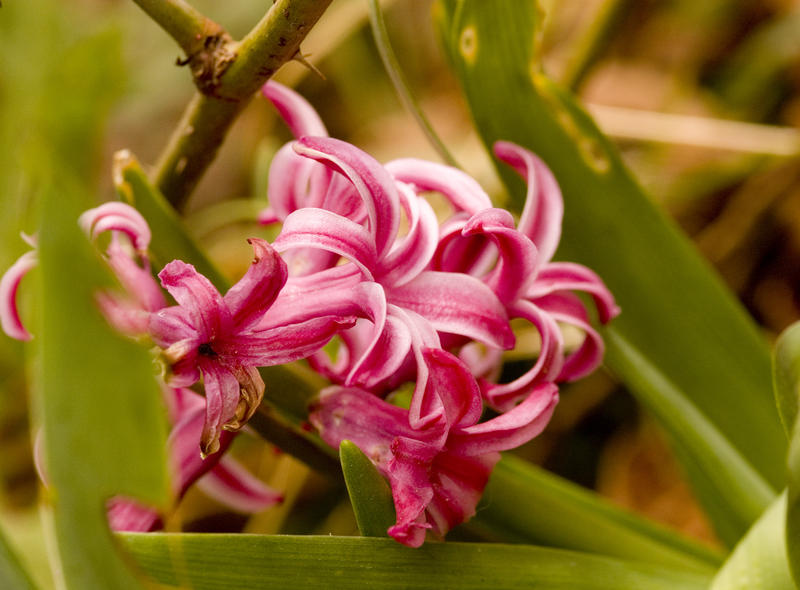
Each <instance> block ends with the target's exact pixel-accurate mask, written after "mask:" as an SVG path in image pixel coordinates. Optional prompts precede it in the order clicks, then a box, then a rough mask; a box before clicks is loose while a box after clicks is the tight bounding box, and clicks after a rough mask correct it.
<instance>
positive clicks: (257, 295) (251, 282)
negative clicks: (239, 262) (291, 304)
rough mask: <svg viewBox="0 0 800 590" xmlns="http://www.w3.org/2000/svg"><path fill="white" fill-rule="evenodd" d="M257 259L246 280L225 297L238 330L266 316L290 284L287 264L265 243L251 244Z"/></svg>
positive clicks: (255, 241)
mask: <svg viewBox="0 0 800 590" xmlns="http://www.w3.org/2000/svg"><path fill="white" fill-rule="evenodd" d="M248 242H249V243H250V245H251V246H253V250H254V252H255V258H254V259H253V262H252V264H251V265H250V267H249V268H248V269H247V272H246V273H245V274H244V276H243V277H242V278H241V279H239V281H238V282H237V283H236V284H235V285H234V286H233V287H231V288H230V289H228V292H227V293H225V296H224V297H223V300H224V301H225V304H226V305H227V306H228V309H229V310H230V311H231V313H232V314H233V321H234V325H235V326H236V327H237V328H242V327H245V326H250V325H252V324H254V323H256V322H257V321H258V320H260V319H261V317H262V316H263V315H264V313H265V312H266V310H267V309H268V308H269V307H270V306H271V305H272V303H273V302H274V301H275V299H276V298H277V297H278V293H279V292H280V290H281V287H283V285H284V283H286V277H287V271H286V263H285V262H284V261H283V260H281V257H280V256H279V255H278V253H277V252H276V251H275V250H274V249H273V248H272V247H271V246H270V245H269V244H268V243H267V242H266V241H265V240H261V239H258V238H251V239H250V240H248Z"/></svg>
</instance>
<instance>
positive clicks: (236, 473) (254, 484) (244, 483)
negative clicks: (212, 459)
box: [197, 455, 283, 513]
mask: <svg viewBox="0 0 800 590" xmlns="http://www.w3.org/2000/svg"><path fill="white" fill-rule="evenodd" d="M197 487H199V488H200V489H201V490H202V491H203V493H205V494H206V495H207V496H209V497H211V498H214V499H215V500H216V501H217V502H219V503H220V504H223V505H224V506H227V507H229V508H232V509H233V510H236V511H237V512H244V513H249V512H261V511H262V510H266V509H267V508H269V507H270V506H274V505H275V504H279V503H281V502H282V501H283V494H281V493H280V492H278V491H276V490H273V489H272V488H270V487H269V486H268V485H266V484H265V483H264V482H262V481H261V480H260V479H258V478H257V477H255V476H254V475H252V474H251V473H250V472H249V471H247V469H245V468H244V467H243V466H242V465H241V464H240V463H239V462H238V461H236V460H234V459H232V458H230V457H229V456H227V455H225V456H222V457H221V459H220V461H219V463H217V464H216V465H215V466H214V468H213V469H212V470H211V471H209V472H208V473H207V474H206V475H205V476H203V477H202V478H200V479H199V480H198V481H197Z"/></svg>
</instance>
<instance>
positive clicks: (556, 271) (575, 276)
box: [526, 262, 620, 324]
mask: <svg viewBox="0 0 800 590" xmlns="http://www.w3.org/2000/svg"><path fill="white" fill-rule="evenodd" d="M557 291H582V292H584V293H588V294H589V295H591V296H592V299H593V300H594V303H595V305H596V306H597V311H598V315H599V319H600V321H601V322H602V323H604V324H606V323H608V322H609V321H611V320H612V319H613V318H615V317H616V316H617V315H619V312H620V309H619V307H618V306H617V304H616V302H615V301H614V296H613V295H612V294H611V291H609V290H608V288H607V287H606V286H605V284H604V283H603V280H602V279H601V278H600V277H598V276H597V274H595V273H594V271H592V270H590V269H588V268H586V267H585V266H583V265H580V264H575V263H573V262H551V263H549V264H546V265H544V266H543V267H542V268H541V270H540V271H539V275H538V276H537V277H536V282H535V283H533V284H532V285H531V286H530V288H529V289H528V290H527V292H526V296H527V297H528V298H536V297H542V296H544V295H548V294H550V293H555V292H557Z"/></svg>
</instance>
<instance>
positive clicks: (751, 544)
mask: <svg viewBox="0 0 800 590" xmlns="http://www.w3.org/2000/svg"><path fill="white" fill-rule="evenodd" d="M785 524H786V494H781V495H780V496H779V497H778V499H777V500H775V502H773V503H772V506H770V507H769V508H768V509H767V510H766V512H764V515H763V516H762V517H761V518H760V519H758V521H756V523H755V524H754V525H753V527H752V528H751V529H750V531H748V533H747V534H746V535H745V536H744V537H743V538H742V540H741V541H740V542H739V544H738V545H737V546H736V549H734V550H733V553H731V555H730V557H729V558H728V560H727V561H726V562H725V565H723V566H722V568H721V569H720V570H719V572H718V573H717V575H716V576H715V577H714V582H713V583H712V584H711V588H710V590H795V585H794V582H793V581H792V576H791V575H790V573H789V564H788V562H787V559H786V537H785V534H784V533H785Z"/></svg>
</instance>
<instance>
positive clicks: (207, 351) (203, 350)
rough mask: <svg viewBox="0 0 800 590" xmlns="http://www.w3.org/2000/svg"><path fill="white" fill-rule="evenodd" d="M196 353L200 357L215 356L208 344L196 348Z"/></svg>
mask: <svg viewBox="0 0 800 590" xmlns="http://www.w3.org/2000/svg"><path fill="white" fill-rule="evenodd" d="M197 352H198V354H201V355H202V356H208V357H211V358H215V357H216V356H217V353H216V352H215V351H214V349H213V348H211V343H210V342H203V344H201V345H200V346H198V347H197Z"/></svg>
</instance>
